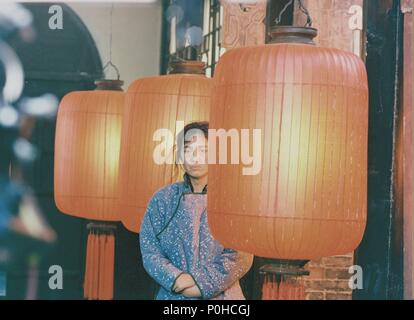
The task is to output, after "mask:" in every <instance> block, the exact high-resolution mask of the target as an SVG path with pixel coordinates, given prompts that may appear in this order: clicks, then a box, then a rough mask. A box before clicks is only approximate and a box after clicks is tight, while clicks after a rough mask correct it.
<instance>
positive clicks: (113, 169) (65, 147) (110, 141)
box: [54, 90, 124, 221]
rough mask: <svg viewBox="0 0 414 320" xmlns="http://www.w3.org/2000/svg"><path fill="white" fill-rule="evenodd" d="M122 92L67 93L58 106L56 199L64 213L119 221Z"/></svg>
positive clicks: (93, 218) (92, 218)
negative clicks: (118, 189) (118, 195)
mask: <svg viewBox="0 0 414 320" xmlns="http://www.w3.org/2000/svg"><path fill="white" fill-rule="evenodd" d="M123 105H124V93H123V92H118V91H101V90H97V91H81V92H71V93H69V94H67V95H66V96H65V97H64V98H63V100H62V102H61V104H60V106H59V111H58V117H57V123H56V138H55V139H56V140H55V177H54V179H55V186H54V188H55V202H56V205H57V207H58V208H59V210H60V211H62V212H63V213H66V214H69V215H72V216H76V217H82V218H87V219H91V220H104V221H119V220H120V218H119V215H118V210H117V204H118V203H117V198H116V197H117V194H118V191H117V187H118V170H119V151H120V141H121V125H122V111H123Z"/></svg>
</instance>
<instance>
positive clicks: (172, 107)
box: [119, 61, 212, 232]
mask: <svg viewBox="0 0 414 320" xmlns="http://www.w3.org/2000/svg"><path fill="white" fill-rule="evenodd" d="M211 89H212V80H211V79H209V78H207V77H206V76H205V75H204V63H202V62H196V61H184V62H177V63H174V64H173V65H172V72H171V73H170V74H169V75H165V76H158V77H150V78H143V79H139V80H136V81H135V82H133V83H132V84H131V85H130V87H129V88H128V91H127V92H126V98H125V111H124V120H123V126H122V143H121V160H120V169H119V170H120V171H119V208H120V213H121V215H122V222H123V224H124V225H125V227H126V228H127V229H129V230H130V231H133V232H139V228H140V225H141V220H142V218H143V216H144V213H145V210H146V208H147V205H148V202H149V200H150V198H151V197H152V195H153V194H154V193H155V192H156V191H157V190H158V189H160V188H161V187H163V186H165V185H167V184H171V183H173V182H176V181H177V180H178V179H180V178H181V177H179V175H178V174H177V173H178V172H179V171H178V170H177V169H178V168H177V166H176V165H174V164H168V163H165V164H157V163H156V162H155V161H154V158H153V155H154V150H155V148H156V146H157V144H158V142H156V141H154V133H155V132H156V131H157V130H159V129H163V130H168V131H169V132H171V133H172V135H173V136H174V137H176V135H177V134H178V133H179V131H181V129H183V126H184V125H185V124H188V123H190V122H193V121H206V120H208V118H209V109H210V98H211V97H210V96H211ZM179 122H181V126H180V125H179ZM171 152H173V150H171Z"/></svg>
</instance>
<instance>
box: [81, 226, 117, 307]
mask: <svg viewBox="0 0 414 320" xmlns="http://www.w3.org/2000/svg"><path fill="white" fill-rule="evenodd" d="M88 229H89V235H88V241H87V248H86V264H85V277H84V297H85V298H86V299H89V300H111V299H113V291H114V284H113V282H114V264H115V261H114V260H115V235H114V230H115V227H114V226H112V225H106V224H93V223H91V224H89V225H88Z"/></svg>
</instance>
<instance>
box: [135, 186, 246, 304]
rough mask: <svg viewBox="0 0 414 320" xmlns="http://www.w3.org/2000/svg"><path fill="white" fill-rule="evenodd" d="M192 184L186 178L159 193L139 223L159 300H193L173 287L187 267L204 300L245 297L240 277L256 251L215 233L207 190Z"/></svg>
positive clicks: (186, 270)
mask: <svg viewBox="0 0 414 320" xmlns="http://www.w3.org/2000/svg"><path fill="white" fill-rule="evenodd" d="M191 189H192V188H191V184H190V183H189V181H188V179H186V180H185V181H183V182H178V183H175V184H172V185H169V186H167V187H165V188H163V189H161V190H160V191H158V192H157V193H155V195H154V196H153V197H152V199H151V200H150V203H149V205H148V208H147V211H146V214H145V217H144V220H143V222H142V225H141V230H140V246H141V253H142V258H143V263H144V268H145V270H146V271H147V272H148V273H149V275H150V276H151V277H152V278H154V280H155V281H156V282H157V283H158V284H159V285H160V286H161V287H160V290H159V291H158V294H157V297H156V299H158V300H186V299H190V298H186V297H184V296H183V295H182V294H177V293H174V292H173V291H172V287H173V285H174V283H175V280H176V278H177V277H178V276H179V275H180V274H181V273H183V272H185V273H189V274H191V275H192V277H193V279H194V281H195V282H196V284H197V286H198V287H199V289H200V292H201V294H202V297H201V298H200V299H231V300H236V299H244V296H243V293H242V290H241V288H240V285H239V279H240V278H241V277H243V276H244V275H245V274H246V273H247V271H248V270H249V269H250V267H251V265H252V261H253V256H252V255H251V254H246V253H242V252H238V251H236V250H233V249H229V248H224V247H223V246H222V245H221V244H220V243H219V242H218V241H216V240H215V239H214V238H213V237H212V235H211V232H210V230H209V227H208V223H207V212H206V206H207V195H206V194H194V193H192V190H191ZM193 299H194V298H193Z"/></svg>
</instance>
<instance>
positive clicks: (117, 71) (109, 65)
mask: <svg viewBox="0 0 414 320" xmlns="http://www.w3.org/2000/svg"><path fill="white" fill-rule="evenodd" d="M109 67H112V68H113V69H114V70H115V72H116V76H117V80H119V79H120V77H121V75H120V72H119V69H118V68H117V66H116V65H114V64H113V63H112V61H111V60H109V61H108V63H107V64H106V65H105V67H103V73H104V75H105V70H106V69H107V68H109Z"/></svg>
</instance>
